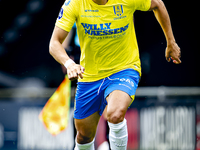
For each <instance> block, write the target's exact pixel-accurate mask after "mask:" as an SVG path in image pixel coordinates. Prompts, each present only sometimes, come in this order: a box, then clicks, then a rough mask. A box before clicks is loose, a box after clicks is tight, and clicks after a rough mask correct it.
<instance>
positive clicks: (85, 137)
mask: <svg viewBox="0 0 200 150" xmlns="http://www.w3.org/2000/svg"><path fill="white" fill-rule="evenodd" d="M93 139H94V135H93V134H87V133H86V134H84V133H81V132H77V136H76V140H77V142H78V143H79V144H87V143H90V142H92V141H93Z"/></svg>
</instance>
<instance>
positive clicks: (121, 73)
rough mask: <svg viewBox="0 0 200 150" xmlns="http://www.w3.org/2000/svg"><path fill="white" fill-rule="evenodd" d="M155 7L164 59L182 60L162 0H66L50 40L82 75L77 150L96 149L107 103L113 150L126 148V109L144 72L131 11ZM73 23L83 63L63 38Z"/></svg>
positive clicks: (72, 74)
mask: <svg viewBox="0 0 200 150" xmlns="http://www.w3.org/2000/svg"><path fill="white" fill-rule="evenodd" d="M136 10H140V11H148V10H153V12H154V14H155V16H156V18H157V20H158V22H159V23H160V25H161V27H162V29H163V32H164V34H165V37H166V40H167V48H166V53H165V54H166V59H167V61H170V60H171V58H172V59H173V62H174V63H175V64H180V63H181V60H180V48H179V47H178V45H177V44H176V41H175V38H174V36H173V32H172V28H171V23H170V19H169V15H168V12H167V10H166V7H165V5H164V3H163V2H162V1H161V0H67V1H66V2H65V3H64V5H63V6H62V8H61V10H60V14H59V16H58V19H57V22H56V26H55V28H54V31H53V34H52V38H51V41H50V53H51V55H52V56H53V57H54V58H55V59H56V60H57V61H58V62H59V63H61V64H62V65H64V66H65V67H66V68H67V74H68V77H69V79H70V80H74V79H78V86H77V91H76V97H75V103H76V105H75V110H74V118H75V125H76V129H77V131H78V132H77V137H76V147H75V150H80V149H81V150H83V149H84V150H94V140H95V133H96V128H97V124H98V121H99V118H100V115H102V112H103V110H104V108H105V106H106V105H107V119H108V124H109V127H110V133H109V140H110V145H111V149H112V150H125V149H126V146H127V141H128V132H127V125H126V119H125V118H124V116H125V113H126V111H127V109H128V107H129V105H130V104H131V103H132V101H133V100H134V95H135V91H136V89H137V86H138V82H139V79H140V75H141V67H140V59H139V52H138V46H137V41H136V36H135V30H134V24H133V13H134V12H135V11H136ZM74 22H76V26H77V29H78V36H79V41H80V47H81V58H80V65H79V64H76V63H74V62H73V61H72V60H71V59H70V58H69V56H68V55H67V54H66V52H65V50H64V49H63V47H62V42H63V40H64V39H65V38H66V36H67V35H68V33H69V31H70V30H71V28H72V26H73V24H74Z"/></svg>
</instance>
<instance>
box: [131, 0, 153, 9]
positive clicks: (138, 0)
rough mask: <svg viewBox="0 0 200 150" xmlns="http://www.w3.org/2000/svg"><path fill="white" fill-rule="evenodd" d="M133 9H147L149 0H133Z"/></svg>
mask: <svg viewBox="0 0 200 150" xmlns="http://www.w3.org/2000/svg"><path fill="white" fill-rule="evenodd" d="M133 1H134V5H135V9H136V10H141V11H148V10H149V9H150V7H151V0H133Z"/></svg>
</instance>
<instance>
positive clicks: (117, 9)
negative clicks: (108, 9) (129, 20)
mask: <svg viewBox="0 0 200 150" xmlns="http://www.w3.org/2000/svg"><path fill="white" fill-rule="evenodd" d="M113 10H114V14H115V15H117V16H118V17H119V16H121V15H122V14H123V13H124V9H123V6H122V5H115V6H113Z"/></svg>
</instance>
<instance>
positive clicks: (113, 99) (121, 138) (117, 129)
mask: <svg viewBox="0 0 200 150" xmlns="http://www.w3.org/2000/svg"><path fill="white" fill-rule="evenodd" d="M107 102H108V107H107V119H108V125H109V127H110V133H109V140H110V146H111V149H112V150H126V147H127V142H128V131H127V124H126V119H125V118H124V116H125V114H126V111H127V109H128V107H129V105H130V104H131V102H132V99H131V97H130V96H129V95H128V94H127V93H125V92H123V91H120V90H115V91H113V92H112V93H110V94H109V96H108V97H107Z"/></svg>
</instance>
